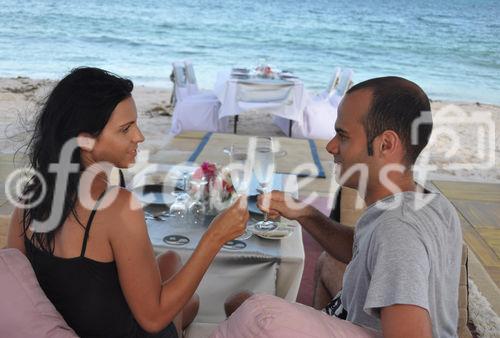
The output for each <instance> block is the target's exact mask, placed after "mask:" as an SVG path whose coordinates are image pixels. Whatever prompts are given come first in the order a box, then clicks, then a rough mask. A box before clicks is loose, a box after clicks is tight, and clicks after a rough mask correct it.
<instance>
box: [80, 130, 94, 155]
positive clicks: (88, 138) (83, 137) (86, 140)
mask: <svg viewBox="0 0 500 338" xmlns="http://www.w3.org/2000/svg"><path fill="white" fill-rule="evenodd" d="M76 142H77V143H78V146H79V147H80V148H81V149H82V150H85V151H92V149H94V145H95V138H93V137H92V135H90V134H89V133H80V134H78V137H77V138H76Z"/></svg>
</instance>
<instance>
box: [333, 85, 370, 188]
mask: <svg viewBox="0 0 500 338" xmlns="http://www.w3.org/2000/svg"><path fill="white" fill-rule="evenodd" d="M371 100H372V92H371V90H368V89H361V90H357V91H355V92H353V93H351V94H348V95H346V96H345V97H344V98H343V99H342V101H341V102H340V105H339V107H338V114H337V121H336V122H335V131H336V135H335V137H334V138H333V139H332V140H330V142H329V143H328V144H327V146H326V150H327V151H328V152H329V153H330V154H332V155H333V157H334V161H335V163H336V165H337V170H336V175H337V182H339V183H340V184H342V185H344V186H346V187H350V188H354V189H356V188H358V186H359V179H360V171H359V170H355V171H354V172H353V173H352V174H349V175H346V177H344V175H345V174H346V173H347V172H348V171H349V168H352V167H353V166H354V165H356V164H360V167H361V168H364V169H363V170H368V169H369V168H370V166H371V164H372V163H371V162H372V161H373V159H372V157H371V156H368V151H367V147H366V144H367V139H366V132H365V128H364V126H363V122H362V121H363V117H364V116H365V115H366V113H367V112H368V110H369V109H370V104H371ZM353 169H354V168H353ZM370 174H371V173H370Z"/></svg>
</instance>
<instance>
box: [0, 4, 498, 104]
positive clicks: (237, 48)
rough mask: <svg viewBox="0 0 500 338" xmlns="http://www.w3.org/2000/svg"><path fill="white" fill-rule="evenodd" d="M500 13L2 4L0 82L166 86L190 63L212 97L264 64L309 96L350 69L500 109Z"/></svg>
mask: <svg viewBox="0 0 500 338" xmlns="http://www.w3.org/2000/svg"><path fill="white" fill-rule="evenodd" d="M499 17H500V2H499V1H497V0H457V1H451V0H448V1H439V2H438V1H435V2H430V3H429V2H426V1H420V0H413V1H409V0H400V1H397V0H390V1H366V2H363V3H354V2H352V1H346V0H338V1H314V2H303V1H295V0H290V1H274V2H270V1H262V0H254V1H251V2H247V1H242V0H229V1H224V2H223V3H214V2H212V1H201V0H198V1H179V0H173V1H169V2H168V3H167V2H162V1H158V0H148V1H141V2H139V1H131V0H123V1H119V2H118V1H106V2H101V1H97V0H89V1H86V2H69V1H68V2H63V1H49V0H37V1H33V0H27V1H22V2H18V1H13V0H3V1H2V6H1V7H0V46H1V47H0V77H16V76H28V77H32V78H48V79H59V78H61V77H62V76H64V74H65V73H67V72H68V71H69V70H71V69H72V68H74V67H78V66H83V65H86V66H96V67H101V68H104V69H107V70H110V71H112V72H115V73H117V74H119V75H122V76H125V77H129V78H131V79H132V80H133V81H134V82H135V83H136V84H137V85H149V86H155V87H170V86H171V82H170V80H169V75H170V72H171V63H172V62H173V61H177V60H185V59H188V60H191V61H192V62H193V63H194V65H195V69H196V73H197V78H198V81H199V84H200V86H201V87H203V88H207V89H210V88H212V87H213V84H214V82H215V78H216V75H217V72H218V71H221V70H226V69H229V68H231V67H237V66H239V67H255V66H256V65H257V64H259V63H260V62H262V61H263V60H265V61H266V62H267V63H269V64H271V65H273V66H275V67H277V68H279V69H287V70H291V71H293V72H294V73H295V74H296V75H297V76H299V77H300V78H301V79H302V80H303V81H304V84H305V87H306V88H307V89H308V90H311V91H315V92H318V91H321V90H322V89H324V88H326V85H327V83H328V81H329V80H330V77H331V75H332V73H333V70H334V68H335V67H346V68H351V69H353V71H354V81H355V82H360V81H363V80H365V79H368V78H371V77H378V76H387V75H396V76H403V77H405V78H408V79H409V80H412V81H414V82H416V83H417V84H419V85H420V86H421V87H422V88H423V89H424V90H425V91H426V92H427V93H428V95H429V97H430V98H431V99H434V100H455V101H470V102H483V103H492V104H500V41H499V38H498V37H499V36H500V22H499V21H498V18H499Z"/></svg>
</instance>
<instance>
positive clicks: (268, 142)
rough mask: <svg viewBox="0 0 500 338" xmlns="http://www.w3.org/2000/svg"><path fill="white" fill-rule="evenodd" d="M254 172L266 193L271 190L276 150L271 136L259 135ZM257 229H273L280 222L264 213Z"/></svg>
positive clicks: (255, 225) (256, 226)
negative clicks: (274, 150)
mask: <svg viewBox="0 0 500 338" xmlns="http://www.w3.org/2000/svg"><path fill="white" fill-rule="evenodd" d="M253 170H254V173H255V178H256V179H257V182H258V183H259V185H260V188H261V189H262V191H263V192H264V193H268V192H271V190H272V183H273V177H274V152H273V140H272V138H270V137H257V143H256V147H255V163H254V168H253ZM254 227H255V229H257V230H262V231H271V230H274V229H276V228H277V227H278V224H277V223H276V222H274V221H272V220H269V219H268V218H267V213H264V220H263V221H260V222H257V223H255V224H254Z"/></svg>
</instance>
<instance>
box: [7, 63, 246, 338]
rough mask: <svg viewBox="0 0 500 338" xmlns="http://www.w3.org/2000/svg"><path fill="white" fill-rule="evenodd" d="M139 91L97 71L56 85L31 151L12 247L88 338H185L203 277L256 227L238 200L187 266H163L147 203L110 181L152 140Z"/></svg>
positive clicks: (171, 257)
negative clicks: (138, 103)
mask: <svg viewBox="0 0 500 338" xmlns="http://www.w3.org/2000/svg"><path fill="white" fill-rule="evenodd" d="M132 88H133V84H132V82H131V81H129V80H126V79H123V78H120V77H118V76H116V75H113V74H110V73H108V72H106V71H104V70H101V69H97V68H78V69H75V70H73V71H72V72H71V73H70V74H69V75H67V76H66V77H65V78H64V79H62V80H61V81H60V82H59V83H58V84H57V85H56V86H55V88H54V89H53V91H52V93H51V94H50V95H49V97H48V98H47V101H46V103H45V105H44V107H43V108H42V110H41V112H40V114H39V116H38V119H37V122H36V125H35V130H34V134H33V138H32V140H31V142H30V144H29V150H30V152H29V156H30V162H31V166H32V167H33V169H34V170H35V171H36V172H37V173H38V176H37V175H34V176H33V177H32V178H31V180H30V181H29V182H28V184H27V185H26V187H25V189H24V194H23V196H24V197H23V198H21V199H20V201H21V203H22V204H23V206H22V207H20V208H17V209H16V210H15V211H14V213H13V216H12V219H11V224H10V229H9V235H8V246H9V247H14V248H18V249H19V250H21V251H22V252H23V253H25V254H26V255H27V257H28V258H29V259H30V261H31V264H32V265H33V268H34V270H35V273H36V275H37V278H38V280H39V283H40V285H41V287H42V289H43V290H44V291H45V293H46V294H47V296H48V298H49V299H50V300H51V301H52V302H53V303H54V305H55V306H56V308H57V309H58V310H59V311H60V312H61V314H62V315H63V317H64V318H65V320H66V321H67V322H68V324H69V325H70V326H71V327H72V328H73V329H74V330H75V332H76V333H77V334H78V335H80V336H81V337H177V336H181V331H182V329H183V328H185V327H186V326H187V325H188V324H189V323H190V322H191V321H192V320H193V318H194V316H195V315H196V312H197V308H198V304H197V296H196V295H195V290H196V288H197V286H198V284H199V283H200V281H201V279H202V277H203V274H204V273H205V272H206V270H207V268H208V266H209V265H210V263H211V261H212V260H213V258H214V257H215V255H216V254H217V252H218V251H219V250H220V248H221V247H222V245H223V244H224V243H225V242H227V241H228V240H231V239H233V238H235V237H237V236H239V235H240V234H242V233H243V231H244V228H245V224H246V221H247V220H248V212H247V211H246V210H245V208H244V206H243V205H242V203H235V205H233V206H232V207H231V208H229V209H227V210H226V211H225V212H223V213H221V214H220V215H219V216H218V217H217V218H215V219H214V221H213V222H212V224H211V225H210V227H209V228H208V230H207V231H206V232H205V234H204V235H203V237H202V239H201V240H200V243H199V244H198V247H197V248H196V250H195V251H194V253H193V255H192V256H191V258H190V259H189V260H188V261H187V262H186V264H185V265H184V266H181V265H180V261H179V257H178V256H177V255H175V254H174V253H172V252H167V253H166V254H164V255H162V256H160V257H158V259H155V256H154V252H153V249H152V245H151V242H150V241H149V237H148V233H147V228H146V224H145V221H144V213H143V211H142V209H141V208H140V204H139V203H138V202H137V201H136V200H135V199H134V197H133V195H132V194H131V193H130V192H129V191H127V190H126V189H124V188H120V187H109V184H108V181H107V177H108V176H109V175H108V174H109V173H110V171H111V169H112V168H113V167H118V168H126V167H129V166H130V165H132V164H133V163H134V160H135V156H136V153H137V146H138V144H139V143H141V142H143V141H144V136H143V135H142V133H141V131H140V130H139V128H138V126H137V111H136V107H135V103H134V100H133V98H132V96H131V92H132ZM75 140H76V142H75ZM71 142H74V144H75V147H74V150H72V151H70V152H68V151H67V149H72V148H71V146H72V143H71ZM65 156H70V157H71V162H72V163H76V164H77V165H76V170H75V172H73V173H70V174H69V178H68V180H67V183H66V184H64V187H63V188H64V189H63V190H59V192H58V188H60V187H59V186H60V185H61V184H60V182H59V179H57V175H56V174H55V173H54V172H53V169H54V166H50V164H51V163H59V164H60V165H59V167H61V165H62V164H63V163H66V162H69V159H67V160H66V162H65V159H64V157H65ZM44 187H45V188H46V191H45V192H44ZM64 190H65V195H63V194H61V193H60V191H63V192H64ZM60 195H61V196H60ZM37 199H40V202H39V203H32V202H34V201H36V200H37ZM30 204H33V205H30ZM61 209H62V210H61ZM54 213H56V214H54ZM54 215H56V216H57V217H53V216H54ZM58 215H62V216H60V217H59V216H58ZM51 216H52V217H51ZM54 219H56V221H54ZM44 221H45V223H44Z"/></svg>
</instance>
